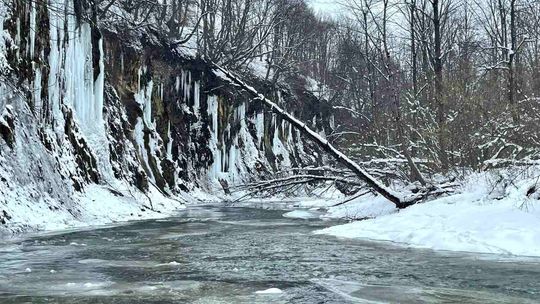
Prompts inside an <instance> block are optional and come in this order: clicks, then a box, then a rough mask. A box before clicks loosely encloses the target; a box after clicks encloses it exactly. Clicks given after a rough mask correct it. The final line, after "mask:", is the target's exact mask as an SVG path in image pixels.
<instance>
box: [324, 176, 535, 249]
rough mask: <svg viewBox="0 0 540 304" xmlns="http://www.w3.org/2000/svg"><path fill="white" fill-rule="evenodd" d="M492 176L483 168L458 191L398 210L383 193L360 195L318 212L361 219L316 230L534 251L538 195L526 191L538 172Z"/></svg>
mask: <svg viewBox="0 0 540 304" xmlns="http://www.w3.org/2000/svg"><path fill="white" fill-rule="evenodd" d="M493 180H495V179H494V178H493V176H491V175H489V174H474V175H471V176H470V178H469V179H468V180H467V181H466V182H465V183H464V184H463V185H462V187H461V189H460V193H459V194H454V195H451V196H447V197H442V198H439V199H436V200H433V201H429V202H426V203H423V204H417V205H414V206H411V207H409V208H407V209H404V210H400V211H398V210H396V209H395V208H394V207H393V206H392V204H391V203H390V202H388V201H386V200H385V199H384V198H381V197H373V196H372V195H366V196H363V197H360V198H358V199H356V200H354V201H351V202H349V203H347V204H344V205H341V206H338V207H330V208H329V210H328V212H327V213H326V214H325V215H323V217H331V218H352V219H362V218H364V219H365V218H367V219H366V220H362V221H354V222H351V223H348V224H344V225H338V226H334V227H329V228H326V229H323V230H320V231H317V232H316V233H318V234H328V235H333V236H337V237H344V238H364V239H371V240H378V241H390V242H396V243H400V244H403V245H406V246H411V247H418V248H431V249H434V250H450V251H466V252H479V253H495V254H509V255H522V256H540V201H539V200H538V197H536V196H535V195H534V194H533V195H530V196H527V192H528V190H529V189H531V186H533V185H534V184H535V183H536V182H537V181H538V178H534V177H529V178H522V179H518V180H517V181H514V182H513V183H512V184H511V185H503V186H501V185H497V183H493V182H491V181H493Z"/></svg>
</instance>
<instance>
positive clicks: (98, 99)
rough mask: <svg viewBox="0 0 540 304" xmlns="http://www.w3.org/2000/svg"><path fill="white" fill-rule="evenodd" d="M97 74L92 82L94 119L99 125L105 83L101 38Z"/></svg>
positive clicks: (101, 115)
mask: <svg viewBox="0 0 540 304" xmlns="http://www.w3.org/2000/svg"><path fill="white" fill-rule="evenodd" d="M98 45H99V75H98V77H97V79H96V82H95V83H94V107H95V108H94V117H91V119H94V121H95V122H94V124H95V125H101V124H102V120H103V98H104V96H103V88H104V85H105V63H104V58H105V54H104V53H103V39H100V40H99V43H98Z"/></svg>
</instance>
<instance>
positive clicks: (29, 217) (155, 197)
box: [0, 184, 186, 234]
mask: <svg viewBox="0 0 540 304" xmlns="http://www.w3.org/2000/svg"><path fill="white" fill-rule="evenodd" d="M15 194H16V193H15ZM76 196H77V197H76V200H77V201H78V202H79V204H77V206H72V207H70V208H65V207H63V205H61V204H60V205H59V204H55V201H54V200H52V199H47V198H46V197H41V198H40V199H37V200H33V201H31V202H30V201H28V200H27V198H26V197H25V196H18V197H17V196H13V197H9V198H7V199H8V202H9V203H8V204H6V205H5V206H4V207H3V210H4V211H5V212H7V214H9V216H10V219H11V220H10V221H9V225H8V226H7V228H6V227H1V228H2V229H0V234H1V233H2V232H4V233H5V232H27V231H32V230H34V231H35V230H63V229H72V228H81V227H87V226H97V225H105V224H111V223H117V222H125V221H131V220H141V219H151V218H163V217H168V216H171V215H174V214H175V213H176V212H178V211H179V210H181V209H185V208H186V207H185V204H184V203H183V202H181V201H178V200H175V199H170V198H166V197H164V196H163V195H162V194H161V193H160V192H159V191H158V190H156V189H155V188H152V189H150V191H149V193H148V196H146V195H144V197H142V196H143V194H142V193H141V192H138V191H133V190H129V189H127V188H125V189H121V188H116V187H115V188H114V189H113V188H111V187H109V186H100V185H95V184H91V185H88V187H87V188H86V189H85V190H84V192H83V193H78V194H76ZM150 201H151V202H152V203H151V204H150Z"/></svg>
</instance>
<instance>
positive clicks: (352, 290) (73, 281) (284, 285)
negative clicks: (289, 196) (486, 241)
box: [0, 206, 540, 303]
mask: <svg viewBox="0 0 540 304" xmlns="http://www.w3.org/2000/svg"><path fill="white" fill-rule="evenodd" d="M283 213H285V212H284V211H278V210H262V209H251V208H232V207H211V206H207V207H190V208H188V209H187V210H186V211H184V212H182V213H180V214H179V215H178V216H177V217H174V218H168V219H164V220H151V221H141V222H133V223H127V224H123V225H119V226H113V227H107V228H103V227H102V228H99V229H93V230H84V231H71V232H58V233H54V234H41V235H35V236H31V237H26V238H24V239H18V240H15V239H10V240H3V241H0V303H397V302H399V303H540V260H537V259H525V258H519V259H518V258H508V257H500V256H485V255H477V254H466V253H447V252H433V251H430V250H419V249H408V248H403V247H400V246H394V245H391V244H385V243H376V242H369V241H360V240H341V239H337V238H334V237H330V236H324V235H314V234H313V233H312V232H313V231H315V230H318V229H321V228H324V227H328V226H330V225H332V224H336V223H332V222H325V221H321V220H301V219H289V218H284V217H283V216H282V215H283ZM270 288H273V289H272V290H270V291H271V292H270V293H260V291H263V290H268V289H270ZM258 291H259V293H257V292H258Z"/></svg>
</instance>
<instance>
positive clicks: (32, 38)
mask: <svg viewBox="0 0 540 304" xmlns="http://www.w3.org/2000/svg"><path fill="white" fill-rule="evenodd" d="M36 5H37V4H36V3H35V2H32V1H30V37H29V40H30V41H29V43H30V47H29V48H28V56H29V57H30V58H33V57H34V49H35V45H36V30H37V29H36Z"/></svg>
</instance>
